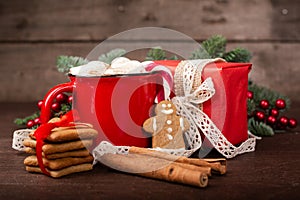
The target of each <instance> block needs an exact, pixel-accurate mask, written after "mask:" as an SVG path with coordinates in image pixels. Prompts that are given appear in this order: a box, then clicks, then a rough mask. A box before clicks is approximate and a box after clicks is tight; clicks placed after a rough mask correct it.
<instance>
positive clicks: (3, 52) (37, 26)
mask: <svg viewBox="0 0 300 200" xmlns="http://www.w3.org/2000/svg"><path fill="white" fill-rule="evenodd" d="M299 10H300V1H299V0H151V1H149V0H99V1H96V0H86V1H80V0H74V1H62V0H27V1H22V0H9V1H0V102H5V101H6V102H7V101H14V102H26V101H35V100H38V99H41V98H42V97H43V96H44V94H45V93H46V92H47V90H48V89H49V88H51V87H52V86H54V85H56V84H58V83H61V82H65V81H66V80H67V78H66V77H65V76H64V75H62V74H60V73H58V72H57V70H56V67H55V60H56V57H57V56H58V55H78V56H86V55H87V54H88V53H89V52H90V51H91V50H92V49H93V48H94V47H95V46H96V45H97V44H99V43H100V42H101V41H103V40H105V39H106V38H108V37H110V36H112V35H114V34H117V33H119V32H121V31H125V30H128V29H131V28H139V27H144V26H155V27H165V28H170V29H174V30H177V31H180V32H182V33H184V34H186V35H188V36H190V37H192V38H194V39H196V40H197V41H200V42H201V41H203V40H204V39H206V38H208V37H210V36H212V35H214V34H222V35H224V36H225V37H226V38H227V39H228V49H231V48H234V47H245V48H248V49H249V50H250V51H252V52H253V59H252V63H253V70H252V72H251V74H250V77H251V78H252V79H253V80H254V81H255V82H256V83H258V84H261V85H265V86H267V87H270V88H272V89H276V90H277V91H279V92H282V93H283V94H286V95H288V96H290V97H291V99H292V101H296V102H300V95H299V93H300V89H299V83H300V81H299V73H300V67H299V63H300V54H299V49H300V43H299V42H300V26H299V20H300V14H299ZM136 42H142V43H143V42H147V41H143V40H140V41H136ZM161 42H162V43H168V42H169V43H170V41H168V38H167V37H165V38H164V39H163V40H162V41H161ZM171 42H173V43H177V45H179V46H180V45H184V43H185V42H184V41H182V40H178V41H176V39H175V40H174V39H173V40H172V41H171ZM131 43H134V41H133V42H131ZM126 45H129V44H128V42H126V41H122V40H120V41H117V46H119V47H120V48H122V47H124V46H126ZM136 56H137V57H140V58H142V56H141V54H138V53H137V55H136Z"/></svg>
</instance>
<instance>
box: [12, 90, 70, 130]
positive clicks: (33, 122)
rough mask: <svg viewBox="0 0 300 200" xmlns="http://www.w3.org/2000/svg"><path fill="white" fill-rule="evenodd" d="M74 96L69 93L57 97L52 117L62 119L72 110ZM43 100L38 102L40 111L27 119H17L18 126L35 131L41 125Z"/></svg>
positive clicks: (52, 108)
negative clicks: (61, 117) (62, 116)
mask: <svg viewBox="0 0 300 200" xmlns="http://www.w3.org/2000/svg"><path fill="white" fill-rule="evenodd" d="M72 101H73V96H72V95H70V94H68V93H60V94H58V95H57V96H56V97H55V100H54V102H53V103H52V105H51V113H52V116H51V118H52V117H60V116H61V115H63V114H65V113H66V112H68V111H69V110H71V108H72ZM43 104H44V102H43V100H39V101H38V102H37V107H38V111H37V112H35V113H34V114H32V115H30V116H28V117H25V118H17V119H15V123H16V124H17V125H26V127H27V128H29V129H35V128H37V127H38V126H39V125H40V124H41V119H40V114H41V108H42V106H43Z"/></svg>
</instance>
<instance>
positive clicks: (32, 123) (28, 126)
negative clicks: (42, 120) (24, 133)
mask: <svg viewBox="0 0 300 200" xmlns="http://www.w3.org/2000/svg"><path fill="white" fill-rule="evenodd" d="M34 125H35V123H34V121H33V120H29V121H28V122H27V124H26V126H27V128H32V127H33V126H34Z"/></svg>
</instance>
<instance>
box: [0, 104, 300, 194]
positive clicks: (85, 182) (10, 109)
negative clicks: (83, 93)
mask: <svg viewBox="0 0 300 200" xmlns="http://www.w3.org/2000/svg"><path fill="white" fill-rule="evenodd" d="M0 109H1V115H0V122H1V126H0V144H1V145H0V199H54V198H56V199H75V198H76V199H300V159H299V158H300V157H299V146H300V134H299V131H294V132H289V133H281V134H276V135H275V136H273V137H265V138H263V139H262V140H260V141H258V142H257V146H256V151H255V152H253V153H248V154H244V155H240V156H237V157H236V158H234V159H230V160H228V173H227V174H226V175H224V176H217V175H214V176H212V177H210V179H209V185H208V186H207V187H206V188H197V187H191V186H186V185H180V184H174V183H168V182H163V181H159V180H153V179H148V178H143V177H139V176H133V175H128V174H125V173H119V172H116V171H114V170H111V169H109V168H107V167H104V166H102V165H96V166H95V167H94V169H93V170H92V171H89V172H84V173H78V174H72V175H69V176H65V177H63V178H60V179H53V178H50V177H47V176H45V175H41V174H31V173H28V172H26V171H25V168H24V165H23V160H24V158H25V154H24V153H20V152H17V151H15V150H13V149H12V148H11V142H12V133H13V130H15V129H17V127H16V126H15V125H14V124H13V123H12V122H13V119H14V118H15V117H21V116H26V115H28V114H31V112H33V111H34V110H35V107H34V104H29V103H22V104H13V103H1V104H0Z"/></svg>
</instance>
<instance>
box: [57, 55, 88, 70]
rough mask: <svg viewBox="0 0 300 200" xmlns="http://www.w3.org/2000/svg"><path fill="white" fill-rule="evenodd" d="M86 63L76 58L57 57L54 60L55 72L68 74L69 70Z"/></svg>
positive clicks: (83, 59)
mask: <svg viewBox="0 0 300 200" xmlns="http://www.w3.org/2000/svg"><path fill="white" fill-rule="evenodd" d="M87 63H88V60H87V59H85V58H82V57H77V56H58V57H57V60H56V66H57V70H58V71H59V72H62V73H68V72H69V71H70V68H72V67H77V66H80V65H84V64H87Z"/></svg>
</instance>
